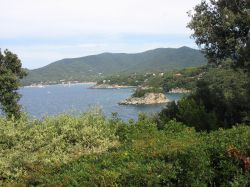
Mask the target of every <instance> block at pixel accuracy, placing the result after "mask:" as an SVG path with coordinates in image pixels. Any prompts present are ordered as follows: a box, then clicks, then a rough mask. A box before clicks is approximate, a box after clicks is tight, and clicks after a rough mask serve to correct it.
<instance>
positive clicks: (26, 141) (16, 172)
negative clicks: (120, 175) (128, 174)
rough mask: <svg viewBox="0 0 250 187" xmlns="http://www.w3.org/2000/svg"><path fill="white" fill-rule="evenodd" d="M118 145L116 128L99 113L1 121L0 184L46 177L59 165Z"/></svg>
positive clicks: (2, 119) (1, 119) (0, 119)
mask: <svg viewBox="0 0 250 187" xmlns="http://www.w3.org/2000/svg"><path fill="white" fill-rule="evenodd" d="M117 145H118V141H117V138H116V136H115V129H114V128H113V127H112V126H111V125H110V124H109V123H108V121H107V120H105V118H104V117H103V115H101V114H100V113H99V112H98V111H95V112H94V111H93V112H89V113H86V114H83V115H81V116H79V117H74V116H69V115H61V116H58V117H48V118H45V119H43V120H41V121H39V120H33V121H32V120H28V119H27V118H25V117H23V118H22V119H20V120H19V121H11V120H7V119H4V118H0V181H1V179H2V180H7V181H18V180H21V181H22V180H26V181H28V180H30V179H32V178H34V175H36V176H35V177H39V176H43V175H45V174H46V175H48V174H50V173H51V172H55V170H56V169H57V168H59V167H60V166H61V165H62V164H67V163H69V162H71V161H73V160H77V159H78V158H80V157H81V156H83V155H87V154H93V153H101V152H104V151H106V150H107V149H109V148H111V147H115V146H117Z"/></svg>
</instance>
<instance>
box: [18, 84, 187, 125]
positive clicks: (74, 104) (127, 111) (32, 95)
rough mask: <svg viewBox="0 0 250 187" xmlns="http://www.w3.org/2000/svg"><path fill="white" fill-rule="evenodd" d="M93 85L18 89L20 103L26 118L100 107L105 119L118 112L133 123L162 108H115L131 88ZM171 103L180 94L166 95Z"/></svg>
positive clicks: (128, 93)
mask: <svg viewBox="0 0 250 187" xmlns="http://www.w3.org/2000/svg"><path fill="white" fill-rule="evenodd" d="M91 86H93V84H73V85H66V86H65V85H48V86H44V87H42V88H40V87H24V88H21V89H20V91H19V92H20V93H21V94H22V98H21V100H20V104H21V105H22V106H23V111H25V112H27V113H28V114H29V116H31V117H36V118H42V117H43V116H52V115H58V114H61V113H70V114H79V113H81V112H86V111H88V110H90V108H92V107H99V108H101V109H102V111H103V112H104V114H105V115H106V116H108V117H109V116H111V114H112V113H113V112H117V113H118V116H119V117H120V118H121V119H123V120H126V121H127V120H128V119H134V120H136V119H137V117H138V114H139V113H140V112H145V113H155V112H159V111H160V110H161V109H162V108H163V107H164V106H165V104H163V105H143V106H142V105H141V106H132V105H118V102H120V101H121V100H124V99H126V98H128V97H129V96H130V95H131V94H132V93H133V89H132V88H126V89H91ZM166 95H167V97H168V98H169V99H170V100H178V99H180V97H182V96H183V94H166Z"/></svg>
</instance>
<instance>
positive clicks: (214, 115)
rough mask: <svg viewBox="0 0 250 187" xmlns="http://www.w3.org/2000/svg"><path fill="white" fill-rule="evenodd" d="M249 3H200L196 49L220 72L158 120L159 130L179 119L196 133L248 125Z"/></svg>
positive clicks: (195, 25)
mask: <svg viewBox="0 0 250 187" xmlns="http://www.w3.org/2000/svg"><path fill="white" fill-rule="evenodd" d="M249 10H250V2H249V1H244V0H237V1H228V0H219V1H214V0H211V1H210V2H206V1H202V2H201V3H200V4H198V5H197V6H196V7H195V13H194V14H193V15H190V16H191V17H192V20H191V22H190V23H189V25H188V26H189V27H190V28H191V29H193V30H194V34H193V37H194V38H195V40H196V43H197V44H198V45H199V46H200V47H201V49H202V51H203V52H204V53H205V55H206V57H207V58H208V62H209V64H213V65H215V66H217V68H216V69H214V68H213V69H212V71H210V72H208V74H206V75H205V76H203V77H202V79H201V80H199V81H198V82H197V86H196V91H195V92H194V93H193V94H191V95H190V96H189V97H187V98H185V99H183V100H181V101H179V102H178V103H177V104H176V103H170V104H169V105H168V106H167V108H166V109H164V110H163V111H162V112H161V113H160V114H159V116H158V117H159V120H158V121H159V126H161V123H162V124H165V123H166V122H167V121H169V120H171V119H177V120H178V121H181V122H184V123H185V124H187V125H191V126H195V127H196V129H197V130H208V131H210V130H214V129H218V128H220V127H224V128H230V127H232V126H233V125H234V124H236V123H242V122H245V123H247V124H249V123H250V68H249V67H250V66H249V64H250V56H249V48H250V14H249Z"/></svg>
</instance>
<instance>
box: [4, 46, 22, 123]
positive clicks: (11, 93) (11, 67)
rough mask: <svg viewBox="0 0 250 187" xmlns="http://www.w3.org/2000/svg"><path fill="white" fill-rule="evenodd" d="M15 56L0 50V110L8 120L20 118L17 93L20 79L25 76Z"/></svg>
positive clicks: (18, 95)
mask: <svg viewBox="0 0 250 187" xmlns="http://www.w3.org/2000/svg"><path fill="white" fill-rule="evenodd" d="M21 67H22V64H21V61H20V60H19V58H18V57H17V55H15V54H13V53H12V52H10V51H8V50H7V49H6V50H5V51H4V53H2V52H1V50H0V108H1V110H2V111H3V112H4V113H5V114H6V115H7V117H8V118H11V117H12V116H13V117H14V118H16V119H17V118H19V117H20V113H21V111H20V109H21V106H20V105H19V104H18V101H19V99H20V94H19V93H18V92H17V90H18V88H19V86H20V79H22V78H23V77H24V76H26V72H25V71H24V70H23V69H22V68H21Z"/></svg>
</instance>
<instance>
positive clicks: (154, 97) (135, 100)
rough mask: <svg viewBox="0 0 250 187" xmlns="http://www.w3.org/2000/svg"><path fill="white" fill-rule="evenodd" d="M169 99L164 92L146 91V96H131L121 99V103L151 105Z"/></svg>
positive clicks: (165, 101)
mask: <svg viewBox="0 0 250 187" xmlns="http://www.w3.org/2000/svg"><path fill="white" fill-rule="evenodd" d="M167 102H169V100H168V99H167V98H166V96H165V95H164V94H162V93H146V94H145V96H144V97H130V98H128V99H126V100H124V101H121V102H120V103H119V104H120V105H142V104H144V105H150V104H162V103H167Z"/></svg>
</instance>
